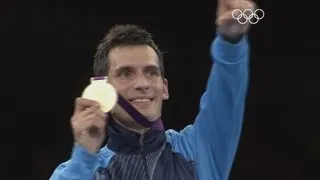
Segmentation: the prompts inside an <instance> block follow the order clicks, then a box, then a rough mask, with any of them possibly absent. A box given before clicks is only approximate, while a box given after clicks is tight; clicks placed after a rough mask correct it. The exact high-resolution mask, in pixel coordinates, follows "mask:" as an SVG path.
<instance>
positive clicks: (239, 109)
mask: <svg viewBox="0 0 320 180" xmlns="http://www.w3.org/2000/svg"><path fill="white" fill-rule="evenodd" d="M248 49H249V46H248V42H247V39H246V37H245V36H243V37H242V39H241V40H240V41H239V42H237V43H236V44H232V43H230V42H227V41H225V40H224V39H223V38H222V37H221V36H219V35H218V36H217V37H216V38H215V40H214V41H213V42H212V45H211V48H210V52H211V56H212V60H213V62H214V64H213V65H212V68H211V72H210V75H209V79H208V82H207V86H206V91H205V93H204V94H203V95H202V97H201V100H200V112H199V114H198V115H197V117H196V120H195V122H194V124H193V125H189V126H187V127H186V128H184V129H183V130H182V131H181V132H176V131H174V130H167V132H166V135H167V140H168V141H169V142H170V143H171V145H172V147H173V149H174V150H175V151H176V152H179V153H181V154H182V155H184V157H185V158H187V159H188V160H192V161H194V163H195V167H196V171H197V173H198V178H199V179H227V177H228V175H229V172H230V169H231V167H232V163H233V160H234V156H235V152H236V149H237V146H238V142H239V137H240V133H241V127H242V121H243V114H244V106H245V98H246V93H247V84H248V58H249V51H248Z"/></svg>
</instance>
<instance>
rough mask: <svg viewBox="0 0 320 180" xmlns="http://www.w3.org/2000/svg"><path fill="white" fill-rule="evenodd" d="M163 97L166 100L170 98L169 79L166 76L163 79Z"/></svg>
mask: <svg viewBox="0 0 320 180" xmlns="http://www.w3.org/2000/svg"><path fill="white" fill-rule="evenodd" d="M162 98H163V99H164V100H168V99H169V90H168V80H167V79H166V78H164V79H163V95H162Z"/></svg>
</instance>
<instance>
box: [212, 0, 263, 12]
mask: <svg viewBox="0 0 320 180" xmlns="http://www.w3.org/2000/svg"><path fill="white" fill-rule="evenodd" d="M218 7H219V9H220V10H221V11H228V10H233V9H242V10H244V9H252V10H254V9H255V8H256V7H257V6H256V4H255V3H254V2H253V1H249V0H219V1H218Z"/></svg>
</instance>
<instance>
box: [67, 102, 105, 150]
mask: <svg viewBox="0 0 320 180" xmlns="http://www.w3.org/2000/svg"><path fill="white" fill-rule="evenodd" d="M106 123H107V115H106V114H105V113H104V112H103V111H102V110H101V109H100V105H99V103H98V102H96V101H92V100H89V99H84V98H77V99H76V102H75V109H74V114H73V116H72V118H71V127H72V130H73V136H74V140H75V143H76V144H78V145H81V146H82V147H84V148H86V149H87V150H88V151H89V152H91V153H96V152H97V151H98V150H99V149H100V147H101V145H102V143H103V141H104V139H105V137H106V132H105V126H106Z"/></svg>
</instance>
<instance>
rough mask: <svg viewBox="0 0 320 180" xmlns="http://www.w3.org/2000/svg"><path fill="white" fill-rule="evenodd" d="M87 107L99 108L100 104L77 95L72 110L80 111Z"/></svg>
mask: <svg viewBox="0 0 320 180" xmlns="http://www.w3.org/2000/svg"><path fill="white" fill-rule="evenodd" d="M89 107H95V108H100V104H99V103H98V102H97V101H93V100H90V99H85V98H80V97H78V98H77V99H76V101H75V105H74V112H75V113H77V112H81V111H83V110H85V109H87V108H89Z"/></svg>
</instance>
